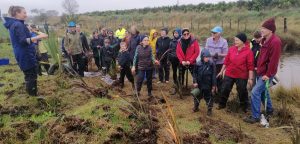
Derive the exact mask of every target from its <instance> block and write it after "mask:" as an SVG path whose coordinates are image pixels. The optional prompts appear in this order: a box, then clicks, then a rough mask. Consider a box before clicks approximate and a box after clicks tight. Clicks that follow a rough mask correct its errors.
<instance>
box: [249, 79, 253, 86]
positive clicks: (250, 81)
mask: <svg viewBox="0 0 300 144" xmlns="http://www.w3.org/2000/svg"><path fill="white" fill-rule="evenodd" d="M248 86H249V88H252V86H253V79H248Z"/></svg>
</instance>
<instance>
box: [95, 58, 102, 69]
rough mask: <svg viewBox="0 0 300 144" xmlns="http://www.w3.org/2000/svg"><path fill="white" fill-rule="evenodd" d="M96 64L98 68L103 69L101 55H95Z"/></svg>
mask: <svg viewBox="0 0 300 144" xmlns="http://www.w3.org/2000/svg"><path fill="white" fill-rule="evenodd" d="M94 60H95V64H96V66H97V68H98V69H101V64H100V58H99V57H94Z"/></svg>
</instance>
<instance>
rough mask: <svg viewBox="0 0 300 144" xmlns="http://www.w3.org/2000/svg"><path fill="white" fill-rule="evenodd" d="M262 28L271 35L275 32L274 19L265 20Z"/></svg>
mask: <svg viewBox="0 0 300 144" xmlns="http://www.w3.org/2000/svg"><path fill="white" fill-rule="evenodd" d="M262 27H264V28H266V29H268V30H270V31H272V32H273V33H274V32H275V31H276V26H275V19H274V18H270V19H268V20H266V21H265V22H264V23H263V24H262Z"/></svg>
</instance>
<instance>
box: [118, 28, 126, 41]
mask: <svg viewBox="0 0 300 144" xmlns="http://www.w3.org/2000/svg"><path fill="white" fill-rule="evenodd" d="M125 33H126V29H125V28H122V29H121V30H120V29H117V30H116V32H115V36H116V37H117V38H118V39H123V38H124V37H125Z"/></svg>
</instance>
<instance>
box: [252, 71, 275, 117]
mask: <svg viewBox="0 0 300 144" xmlns="http://www.w3.org/2000/svg"><path fill="white" fill-rule="evenodd" d="M272 79H273V77H271V78H270V79H269V82H270V83H271V82H272ZM265 90H266V82H265V81H263V80H262V76H259V77H257V81H256V84H255V86H254V88H253V89H252V92H251V93H252V96H251V111H252V117H254V118H260V106H261V103H263V104H264V101H265V100H264V97H265V96H266V97H267V112H272V111H273V107H272V102H271V98H270V94H269V92H267V93H265V95H263V93H264V92H265Z"/></svg>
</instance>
